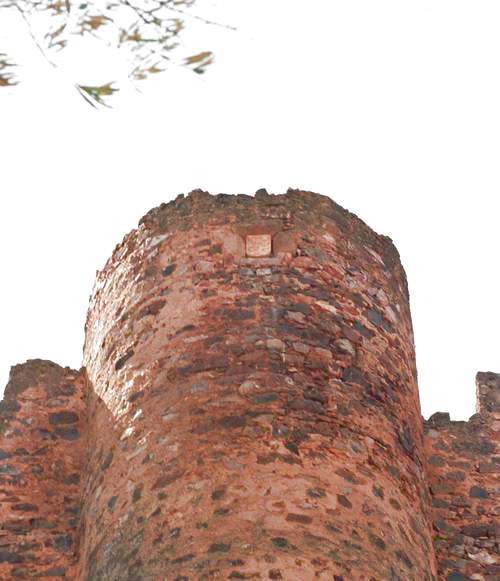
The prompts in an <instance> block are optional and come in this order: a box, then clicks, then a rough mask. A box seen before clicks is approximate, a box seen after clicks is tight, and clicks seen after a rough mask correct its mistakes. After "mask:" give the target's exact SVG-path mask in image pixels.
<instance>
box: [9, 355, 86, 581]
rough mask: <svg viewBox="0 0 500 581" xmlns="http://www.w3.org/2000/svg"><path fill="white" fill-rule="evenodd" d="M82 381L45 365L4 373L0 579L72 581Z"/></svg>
mask: <svg viewBox="0 0 500 581" xmlns="http://www.w3.org/2000/svg"><path fill="white" fill-rule="evenodd" d="M86 399H87V383H86V379H85V376H84V374H83V373H79V372H77V371H73V370H71V369H69V368H62V367H59V366H58V365H56V364H55V363H51V362H50V361H42V360H31V361H28V362H26V363H25V364H23V365H16V366H15V367H13V368H12V370H11V374H10V378H9V382H8V384H7V387H6V389H5V394H4V398H3V401H2V402H1V403H0V579H2V580H10V579H32V578H35V577H36V578H39V577H43V578H61V577H66V578H69V579H74V578H75V576H76V571H75V566H76V561H77V555H78V536H79V535H78V531H79V516H80V509H81V482H82V469H83V468H84V466H85V458H86V442H85V440H86V422H87V416H86V405H87V402H86Z"/></svg>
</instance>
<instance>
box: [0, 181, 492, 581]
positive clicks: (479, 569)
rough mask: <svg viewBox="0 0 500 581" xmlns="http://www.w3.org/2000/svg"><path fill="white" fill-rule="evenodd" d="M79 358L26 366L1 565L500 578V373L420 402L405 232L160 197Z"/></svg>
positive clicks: (103, 297) (118, 266)
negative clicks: (400, 240)
mask: <svg viewBox="0 0 500 581" xmlns="http://www.w3.org/2000/svg"><path fill="white" fill-rule="evenodd" d="M83 365H84V366H85V367H84V368H82V370H81V371H73V370H71V369H67V368H66V369H64V368H62V367H59V366H58V365H55V364H54V363H51V362H48V361H40V360H34V361H29V362H27V363H26V364H24V365H20V366H16V367H14V368H13V370H12V373H11V377H10V380H9V384H8V386H7V388H6V391H5V394H4V399H3V401H2V402H1V404H0V581H3V580H5V581H7V580H11V579H12V580H18V579H19V580H22V579H40V578H44V579H45V578H50V579H70V580H72V581H132V580H133V581H139V580H144V581H146V580H148V581H149V580H150V581H159V580H163V579H165V580H166V579H168V580H178V581H180V580H192V581H194V580H201V579H261V580H266V579H284V580H289V581H309V580H311V581H312V580H313V579H318V580H323V579H324V580H327V579H328V580H329V581H351V580H352V581H355V580H360V579H365V580H375V579H376V580H391V581H493V580H497V579H500V563H499V559H498V521H499V518H500V510H499V508H498V504H499V503H498V488H499V487H498V482H499V480H498V477H499V473H500V472H499V471H500V453H499V450H498V435H499V430H500V417H499V415H500V414H499V401H500V400H499V385H500V375H497V374H494V373H479V374H478V376H477V390H478V410H477V411H478V413H476V414H475V415H473V416H472V417H471V419H470V420H469V421H467V422H461V421H450V416H449V414H444V413H438V414H434V415H433V416H432V417H431V418H430V419H429V420H428V421H426V422H422V418H421V415H420V407H419V396H418V386H417V381H416V377H417V374H416V362H415V352H414V341H413V333H412V322H411V314H410V309H409V302H408V291H407V284H406V277H405V273H404V269H403V267H402V265H401V263H400V260H399V255H398V252H397V250H396V249H395V247H394V245H393V244H392V242H391V241H390V239H388V238H387V237H385V236H381V235H379V234H377V233H376V232H374V231H373V230H372V229H370V228H369V227H368V226H367V225H366V224H365V223H364V222H362V221H361V220H360V219H359V218H357V217H356V216H354V215H353V214H351V213H349V212H348V211H347V210H345V209H344V208H341V207H340V206H339V205H338V204H336V203H335V202H334V201H333V200H331V199H330V198H328V197H326V196H320V195H319V194H315V193H312V192H305V191H301V190H289V191H288V192H287V193H285V194H279V195H273V194H269V193H267V191H265V190H259V191H258V192H256V195H255V196H247V195H237V196H231V195H227V194H219V195H217V196H212V195H210V194H209V193H208V192H203V191H201V190H197V191H194V192H191V193H190V194H189V195H188V196H186V197H185V196H179V197H177V198H176V199H175V200H173V201H171V202H169V203H168V204H162V205H161V206H159V207H158V208H155V209H153V210H151V211H150V212H149V213H148V214H147V215H146V216H145V217H144V218H143V219H142V220H141V222H140V224H139V226H138V228H137V229H135V230H133V231H132V232H130V233H129V234H127V236H126V237H125V238H124V240H123V242H122V243H121V244H119V245H118V246H117V247H116V249H115V251H114V252H113V255H112V257H111V258H110V259H109V260H108V262H107V264H106V265H105V267H104V269H103V270H102V271H101V272H99V273H98V275H97V281H96V285H95V287H94V294H93V296H92V297H91V302H90V307H89V310H88V316H87V322H86V326H85V346H84V359H83Z"/></svg>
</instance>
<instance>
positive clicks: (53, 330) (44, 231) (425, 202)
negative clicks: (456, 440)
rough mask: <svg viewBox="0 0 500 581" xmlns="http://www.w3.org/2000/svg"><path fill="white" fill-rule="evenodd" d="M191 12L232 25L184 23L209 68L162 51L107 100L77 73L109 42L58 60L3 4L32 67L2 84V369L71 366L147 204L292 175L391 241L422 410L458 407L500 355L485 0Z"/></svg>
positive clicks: (211, 6)
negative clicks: (84, 92)
mask: <svg viewBox="0 0 500 581" xmlns="http://www.w3.org/2000/svg"><path fill="white" fill-rule="evenodd" d="M195 11H196V13H197V14H202V15H205V16H207V17H211V18H216V19H218V20H219V21H222V22H226V23H229V24H233V25H236V26H237V27H238V31H237V32H230V31H226V30H224V29H221V28H218V27H210V26H205V25H201V24H199V23H198V24H197V23H196V22H194V21H193V23H191V24H190V26H189V27H188V29H187V30H188V32H187V33H186V43H187V45H188V47H189V50H187V49H186V50H187V53H186V54H193V52H196V50H198V49H199V50H203V49H206V48H209V49H214V50H215V52H216V59H217V60H216V63H215V65H214V66H213V67H211V68H210V69H209V71H208V72H207V74H206V75H205V76H204V77H197V76H195V75H194V74H191V73H189V72H188V71H186V70H184V69H182V68H174V69H173V70H171V72H167V73H166V74H164V75H163V76H161V77H159V76H158V77H157V78H156V79H154V80H152V81H151V82H149V83H147V84H145V85H144V89H143V93H142V94H137V93H135V92H133V91H132V90H130V91H122V93H121V95H120V96H119V97H117V98H116V99H115V108H114V109H113V110H109V111H108V110H104V111H94V110H92V109H91V108H90V107H89V106H87V105H86V104H85V102H84V101H83V100H82V99H81V97H79V96H78V95H77V94H76V93H75V92H74V90H73V89H72V86H71V82H70V79H71V77H75V74H76V73H75V71H80V72H82V73H85V71H95V70H99V71H101V73H102V81H103V82H106V81H108V80H112V79H114V78H116V74H117V73H116V70H117V69H116V68H113V67H115V65H116V64H117V62H116V56H115V55H111V54H110V55H109V56H108V57H106V58H104V59H103V57H102V55H101V56H96V55H95V54H94V53H93V52H92V51H89V50H88V49H86V50H85V51H84V50H83V49H82V48H81V47H79V48H77V50H76V51H74V53H73V54H72V55H71V54H68V56H67V57H66V61H65V62H64V63H62V64H61V67H60V68H59V69H57V70H55V69H52V68H51V67H50V66H49V65H47V64H46V62H44V60H43V59H42V58H41V56H40V55H39V53H38V52H37V50H36V49H35V48H34V47H33V45H32V44H31V43H30V39H29V37H28V35H27V33H26V31H25V29H24V27H23V25H22V23H21V22H20V21H19V20H18V19H17V17H14V16H13V17H12V18H7V17H6V16H5V15H4V14H3V13H2V20H1V21H0V35H1V33H2V32H3V33H6V34H7V39H6V40H4V41H3V44H2V45H0V48H2V49H3V50H6V49H10V50H12V52H13V54H15V55H17V56H19V57H20V58H21V57H22V60H23V62H24V64H25V67H24V70H23V79H24V81H25V82H24V84H22V85H21V86H20V87H19V88H18V89H16V91H15V92H14V93H12V95H7V93H6V92H5V91H0V135H1V139H0V180H1V181H0V188H1V193H2V195H1V199H0V218H1V222H2V224H1V228H0V248H2V252H1V254H0V258H1V267H2V280H1V282H2V284H1V286H0V299H1V300H0V309H1V311H0V321H1V325H2V333H1V337H2V339H1V349H0V385H4V384H5V383H6V381H7V378H8V372H9V367H10V365H13V364H15V363H18V362H22V361H24V360H26V359H27V358H34V357H40V358H47V359H51V360H53V361H56V362H58V363H60V364H63V365H69V366H72V367H79V366H80V361H81V349H82V345H83V324H84V318H85V312H86V308H87V302H88V296H89V294H90V291H91V288H92V285H93V280H94V276H95V271H96V269H98V268H101V267H102V266H103V264H104V262H105V260H106V259H107V257H108V256H109V255H110V253H111V251H112V249H113V248H114V246H115V244H116V243H118V242H119V241H120V240H121V239H122V237H123V236H124V234H125V233H126V232H127V231H129V230H130V229H131V228H133V227H135V226H136V224H137V222H138V220H139V218H140V217H141V216H142V215H143V214H144V213H145V212H146V211H148V210H149V209H150V208H151V207H153V206H156V205H158V204H159V203H161V202H162V201H168V200H170V199H171V198H173V197H175V196H176V195H177V194H178V193H180V192H188V191H190V190H191V189H193V188H196V187H201V188H203V189H206V190H209V191H210V192H211V193H218V192H225V193H253V192H254V191H255V190H256V189H258V188H259V187H266V188H267V189H268V191H270V192H273V193H281V192H284V191H286V189H287V188H288V187H289V186H291V187H300V188H303V189H308V190H313V191H317V192H319V193H323V194H327V195H330V196H331V197H332V198H333V199H335V200H336V201H337V202H338V203H339V204H341V205H342V206H344V207H346V208H347V209H349V210H350V211H352V212H354V213H356V214H358V215H359V216H360V217H361V218H362V219H363V220H364V221H366V222H367V223H368V224H369V225H370V226H371V227H372V228H374V229H375V230H377V231H378V232H380V233H383V234H387V235H389V236H390V237H391V238H392V239H393V240H394V242H395V244H396V246H397V247H398V249H399V251H400V253H401V257H402V260H403V264H404V266H405V269H406V271H407V274H408V280H409V286H410V294H411V307H412V312H413V322H414V327H415V336H416V348H417V361H418V370H419V384H420V394H421V403H422V411H423V414H424V416H425V417H428V416H429V415H430V414H431V413H433V412H434V411H438V410H440V411H450V412H451V415H452V418H454V419H466V418H467V417H469V416H470V415H471V414H473V413H474V404H475V386H474V376H475V373H476V371H479V370H481V371H497V372H498V371H500V358H499V352H498V333H499V331H500V309H499V283H500V275H499V265H498V261H499V258H498V249H499V241H498V237H499V230H500V219H499V215H498V210H499V208H500V203H499V201H498V200H499V193H500V171H499V160H500V106H499V104H500V76H499V74H498V71H499V60H500V35H499V34H498V30H499V26H500V4H499V3H498V1H497V0H495V1H491V2H488V1H481V0H474V1H472V0H471V1H468V2H463V1H460V0H454V1H444V0H441V1H440V0H432V1H427V0H419V1H418V2H407V1H403V0H397V1H390V2H389V1H384V0H379V1H377V2H373V0H370V1H357V0H350V1H349V2H347V1H342V2H341V1H336V0H328V1H320V0H308V1H307V2H304V1H303V0H302V1H300V2H299V1H295V0H265V1H264V0H252V1H251V2H249V1H244V0H219V1H217V2H213V1H211V0H199V2H198V5H197V8H195ZM70 56H71V58H70ZM118 69H120V67H119V66H118ZM108 71H113V73H109V72H108ZM121 71H122V74H123V68H122V69H121ZM78 80H80V81H82V78H81V77H79V78H78ZM94 80H95V79H94V78H89V82H92V81H94ZM83 81H84V82H86V79H83Z"/></svg>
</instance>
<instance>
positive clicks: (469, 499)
mask: <svg viewBox="0 0 500 581" xmlns="http://www.w3.org/2000/svg"><path fill="white" fill-rule="evenodd" d="M476 383H477V412H478V413H477V414H476V415H474V416H472V417H471V418H470V420H469V421H468V422H461V421H450V417H449V414H446V413H436V414H434V415H433V416H431V417H430V418H429V420H427V421H426V422H425V445H426V456H427V465H428V474H429V485H430V489H431V494H432V506H433V513H434V545H435V549H436V555H437V559H438V572H439V579H443V580H446V581H467V580H477V581H494V580H497V579H500V559H499V543H500V503H499V498H500V495H499V491H500V446H499V438H500V375H498V374H494V373H478V374H477V378H476Z"/></svg>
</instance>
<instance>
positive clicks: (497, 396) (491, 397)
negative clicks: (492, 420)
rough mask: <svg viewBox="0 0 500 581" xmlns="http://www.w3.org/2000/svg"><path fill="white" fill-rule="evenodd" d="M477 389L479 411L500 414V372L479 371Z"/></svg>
mask: <svg viewBox="0 0 500 581" xmlns="http://www.w3.org/2000/svg"><path fill="white" fill-rule="evenodd" d="M476 389H477V391H476V395H477V399H476V409H477V413H478V414H490V413H497V414H500V373H492V372H491V371H487V372H479V373H478V374H477V375H476ZM499 419H500V418H499Z"/></svg>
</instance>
